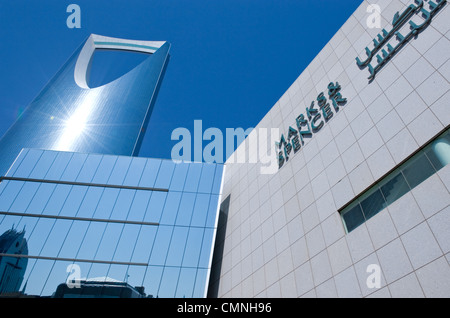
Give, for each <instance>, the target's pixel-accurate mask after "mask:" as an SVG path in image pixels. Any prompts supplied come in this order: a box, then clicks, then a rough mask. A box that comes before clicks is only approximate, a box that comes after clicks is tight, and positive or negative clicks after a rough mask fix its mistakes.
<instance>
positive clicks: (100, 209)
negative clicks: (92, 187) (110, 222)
mask: <svg viewBox="0 0 450 318" xmlns="http://www.w3.org/2000/svg"><path fill="white" fill-rule="evenodd" d="M119 192H120V189H113V188H104V191H103V194H102V197H101V199H100V202H99V203H98V206H97V208H96V210H95V213H94V218H98V219H108V218H109V216H110V215H111V212H112V210H113V208H114V204H115V203H116V200H117V197H118V196H119Z"/></svg>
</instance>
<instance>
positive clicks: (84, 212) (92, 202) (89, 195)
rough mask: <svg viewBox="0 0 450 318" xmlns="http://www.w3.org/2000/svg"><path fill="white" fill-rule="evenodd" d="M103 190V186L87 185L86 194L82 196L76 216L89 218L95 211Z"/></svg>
mask: <svg viewBox="0 0 450 318" xmlns="http://www.w3.org/2000/svg"><path fill="white" fill-rule="evenodd" d="M104 190H105V189H104V188H99V187H87V190H86V195H85V196H84V198H83V202H82V203H81V206H80V208H79V209H78V215H77V216H79V217H88V218H91V217H92V216H93V215H94V213H95V210H96V208H97V205H98V204H99V202H100V199H101V197H102V195H103V191H104Z"/></svg>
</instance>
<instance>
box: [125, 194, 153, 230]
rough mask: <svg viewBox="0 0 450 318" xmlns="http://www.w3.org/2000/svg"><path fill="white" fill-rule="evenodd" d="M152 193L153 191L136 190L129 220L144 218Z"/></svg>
mask: <svg viewBox="0 0 450 318" xmlns="http://www.w3.org/2000/svg"><path fill="white" fill-rule="evenodd" d="M151 194H152V192H151V191H136V195H135V196H134V200H133V204H132V205H131V208H130V213H128V218H127V220H129V221H139V222H141V221H142V220H143V219H144V215H145V211H146V210H147V205H148V202H149V201H150V196H151Z"/></svg>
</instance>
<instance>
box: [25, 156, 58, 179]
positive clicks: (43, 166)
mask: <svg viewBox="0 0 450 318" xmlns="http://www.w3.org/2000/svg"><path fill="white" fill-rule="evenodd" d="M57 154H58V153H57V152H55V151H44V152H43V154H42V156H41V157H40V159H39V161H38V162H37V164H36V166H35V167H34V169H33V171H32V172H31V174H30V176H29V178H32V179H43V178H44V177H45V175H46V174H47V171H48V169H49V168H50V166H51V165H52V163H53V161H54V160H55V158H56V156H57Z"/></svg>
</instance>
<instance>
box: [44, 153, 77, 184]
mask: <svg viewBox="0 0 450 318" xmlns="http://www.w3.org/2000/svg"><path fill="white" fill-rule="evenodd" d="M72 156H73V153H71V152H58V155H57V156H56V158H55V160H54V161H53V163H52V166H51V167H50V169H48V172H47V174H46V175H45V179H46V180H59V179H60V178H61V176H62V175H63V173H64V170H66V167H67V165H68V164H69V161H70V159H71V158H72Z"/></svg>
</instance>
